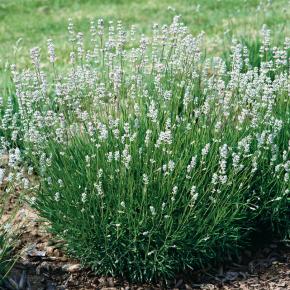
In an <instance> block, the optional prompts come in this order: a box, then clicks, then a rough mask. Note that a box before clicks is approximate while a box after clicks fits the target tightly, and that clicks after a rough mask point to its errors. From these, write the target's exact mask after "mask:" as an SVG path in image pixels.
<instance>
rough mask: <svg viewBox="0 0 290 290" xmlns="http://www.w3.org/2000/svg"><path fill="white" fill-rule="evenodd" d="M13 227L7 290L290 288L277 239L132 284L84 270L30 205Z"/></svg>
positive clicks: (287, 253)
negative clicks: (16, 233)
mask: <svg viewBox="0 0 290 290" xmlns="http://www.w3.org/2000/svg"><path fill="white" fill-rule="evenodd" d="M10 204H11V205H13V204H15V199H13V198H11V203H10ZM12 209H13V206H11V207H10V208H8V209H7V215H6V216H9V212H11V211H12ZM4 218H5V217H4ZM14 225H15V227H17V228H18V230H20V233H21V234H20V237H19V243H18V245H17V249H16V252H17V254H19V261H18V263H17V264H16V265H15V266H14V269H13V271H12V274H11V276H10V277H11V279H10V282H11V283H10V284H9V283H7V285H6V288H5V289H15V288H12V287H11V284H13V283H14V284H15V283H16V284H18V288H19V289H26V290H28V289H31V290H56V289H83V290H90V289H103V290H114V289H136V290H137V289H138V290H142V289H187V290H190V289H204V290H210V289H241V290H246V289H249V290H251V289H259V290H262V289H290V247H286V246H285V245H283V246H282V245H281V244H279V243H278V242H277V243H272V244H270V245H268V246H267V247H263V248H262V249H259V250H258V251H256V252H255V253H251V252H250V251H245V253H244V254H243V257H241V259H240V261H239V264H237V263H232V264H231V265H227V266H225V267H224V266H220V267H219V269H207V270H203V271H197V272H192V273H188V274H187V275H182V276H179V277H177V278H176V280H174V281H169V282H167V283H165V282H163V283H159V284H155V285H153V284H152V285H148V284H143V285H140V284H139V285H134V284H129V283H128V282H127V281H124V280H117V279H113V278H106V277H99V276H98V277H96V276H95V275H94V274H93V273H92V272H91V271H90V270H88V269H81V267H80V264H79V263H78V262H77V261H76V260H73V259H71V258H68V257H66V256H65V255H64V254H63V250H62V248H63V243H62V242H61V241H55V240H53V238H52V237H51V235H49V234H48V233H47V232H46V231H45V230H44V224H43V223H40V222H39V221H38V216H37V214H36V213H35V212H34V211H33V210H32V209H31V208H30V207H29V206H27V205H26V206H23V207H22V208H21V209H20V210H19V211H18V212H17V214H16V216H15V218H14ZM13 281H14V282H13ZM19 286H20V287H19Z"/></svg>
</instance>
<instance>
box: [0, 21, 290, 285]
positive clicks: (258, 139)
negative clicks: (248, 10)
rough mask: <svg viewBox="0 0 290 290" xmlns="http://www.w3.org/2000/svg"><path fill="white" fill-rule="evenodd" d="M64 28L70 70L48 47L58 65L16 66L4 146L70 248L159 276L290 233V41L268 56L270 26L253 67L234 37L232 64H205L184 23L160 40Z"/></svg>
mask: <svg viewBox="0 0 290 290" xmlns="http://www.w3.org/2000/svg"><path fill="white" fill-rule="evenodd" d="M68 29H69V40H70V43H71V47H72V48H71V51H69V52H68V59H69V60H70V67H69V68H68V69H67V71H66V72H63V71H62V72H61V73H60V72H59V71H58V58H57V47H54V45H53V42H52V40H48V60H49V62H50V64H51V70H48V71H47V70H45V67H43V66H42V65H41V63H40V59H41V57H40V50H39V49H37V48H34V49H32V50H31V58H32V66H31V68H30V69H27V70H17V69H16V67H15V66H13V67H12V77H13V81H14V85H15V94H16V103H17V106H16V107H14V106H15V104H14V103H15V101H13V100H12V99H8V101H7V102H6V105H5V108H4V113H3V118H2V120H1V133H2V136H4V137H3V138H2V139H1V147H2V148H3V151H5V150H6V151H9V150H10V151H9V156H10V157H9V166H10V167H11V168H14V169H15V170H16V169H18V167H19V166H20V165H19V164H22V163H29V162H30V163H31V164H28V165H27V166H26V167H27V168H28V169H27V170H28V172H30V173H31V172H34V173H36V174H37V175H38V180H39V189H38V192H37V195H36V197H35V198H34V199H33V205H34V206H35V207H36V208H37V209H38V210H39V213H40V215H41V216H42V217H44V218H46V219H47V220H48V221H49V222H50V225H51V230H52V232H54V233H55V234H56V235H57V236H58V237H60V238H62V239H63V240H65V241H66V242H67V249H68V251H69V253H70V254H72V255H73V256H75V257H76V258H79V259H80V260H81V261H82V262H83V263H84V264H85V265H88V266H90V267H91V268H92V269H93V270H94V271H95V272H97V273H98V274H102V275H104V274H107V275H108V274H109V275H120V276H126V277H128V278H130V279H132V280H152V279H156V278H158V277H170V276H173V275H174V273H176V272H178V271H181V270H186V269H192V268H198V267H200V266H201V265H204V264H205V263H208V262H215V261H219V260H221V259H224V257H229V256H230V255H231V254H233V253H236V251H237V249H239V248H240V247H241V246H243V245H244V244H245V243H246V242H248V241H249V240H248V239H249V237H250V233H251V231H253V229H255V226H256V225H258V224H260V225H261V224H263V225H265V226H266V227H270V228H271V229H272V231H273V233H276V234H277V233H278V234H279V235H280V236H285V235H289V221H288V216H287V215H288V214H289V211H288V207H289V200H288V198H289V168H290V115H289V109H290V101H289V96H290V85H289V39H288V40H287V39H286V41H285V45H284V46H283V47H281V48H278V47H274V48H272V47H271V39H270V36H271V33H270V31H269V30H268V29H267V28H266V27H263V30H262V34H263V44H262V46H261V48H260V49H259V50H258V51H257V54H258V55H257V58H258V59H259V62H257V63H258V64H259V65H258V66H257V65H256V64H255V63H253V62H252V61H251V59H250V58H249V55H250V52H249V50H250V48H248V47H246V46H244V45H242V44H241V43H239V42H238V41H237V40H233V45H232V51H231V59H230V60H225V59H223V58H220V57H205V56H204V55H203V54H202V52H201V49H200V45H201V43H202V41H203V34H200V35H198V36H196V37H195V36H193V35H191V34H190V33H189V30H188V29H187V27H186V26H184V25H183V24H182V22H181V21H180V18H179V17H175V18H174V19H173V22H172V23H171V24H170V25H163V26H160V25H157V24H155V25H154V26H153V28H152V34H151V36H145V35H138V33H137V32H136V28H135V27H132V28H131V29H129V30H126V29H125V28H124V26H123V24H122V23H121V22H117V23H113V22H109V26H108V27H106V25H105V23H104V21H103V20H102V19H100V20H98V21H97V22H94V21H92V22H91V28H90V41H86V37H85V34H82V33H80V32H76V31H75V27H74V25H73V23H72V20H70V21H69V27H68ZM16 108H17V109H16ZM15 144H17V145H18V146H19V147H20V148H21V149H18V148H15ZM20 145H21V146H20ZM9 148H12V149H9ZM31 168H32V169H31ZM25 170H26V169H25ZM25 170H24V171H25ZM11 172H14V171H11ZM4 174H6V173H4V171H3V170H2V171H0V181H1V180H2V179H3V178H4V177H3V176H4ZM24 175H25V174H23V172H22V175H19V176H18V175H17V174H13V175H12V176H11V177H9V178H8V179H9V180H10V182H13V180H18V182H20V181H21V180H23V178H24ZM17 176H18V177H17ZM25 176H26V175H25ZM29 176H30V175H28V177H26V179H25V180H23V183H24V185H25V188H29V186H30V185H29ZM34 191H37V190H35V189H34Z"/></svg>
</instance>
